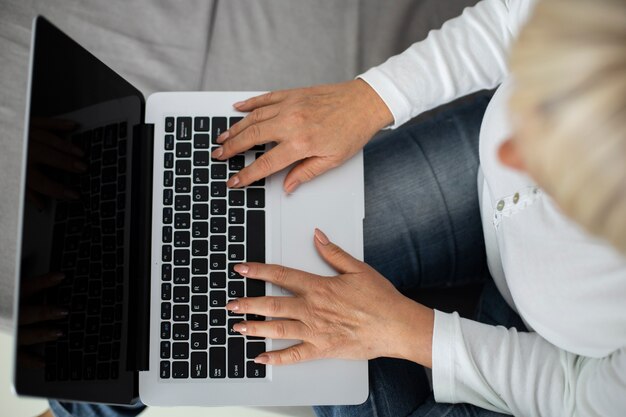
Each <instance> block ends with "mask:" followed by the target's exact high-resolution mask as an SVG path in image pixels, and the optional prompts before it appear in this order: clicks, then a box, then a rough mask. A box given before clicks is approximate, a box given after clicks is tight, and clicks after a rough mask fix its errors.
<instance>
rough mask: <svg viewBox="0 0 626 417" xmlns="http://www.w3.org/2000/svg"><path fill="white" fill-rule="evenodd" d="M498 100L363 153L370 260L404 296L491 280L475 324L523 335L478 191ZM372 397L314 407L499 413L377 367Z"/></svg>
mask: <svg viewBox="0 0 626 417" xmlns="http://www.w3.org/2000/svg"><path fill="white" fill-rule="evenodd" d="M489 99H490V95H489V94H483V95H480V96H477V97H475V98H473V99H471V100H470V101H468V102H465V103H464V104H462V105H458V106H456V107H453V108H452V109H450V110H447V111H444V112H442V113H440V114H438V115H437V116H435V117H433V118H431V119H429V120H426V121H424V122H421V123H418V124H415V125H410V126H406V127H403V128H401V129H398V130H396V131H393V132H389V133H388V134H387V135H386V137H384V138H381V139H377V140H374V141H373V142H371V143H370V144H369V145H368V146H366V148H365V216H366V218H365V225H364V241H365V261H366V262H367V263H368V264H370V265H372V266H373V267H374V268H376V269H377V270H378V271H379V272H381V273H382V274H383V275H384V276H385V277H387V278H388V279H389V280H390V281H391V282H392V283H393V284H394V285H395V286H396V287H397V288H398V289H399V290H400V291H402V292H404V293H410V292H412V291H413V292H414V291H415V290H418V289H423V288H436V287H450V286H458V285H465V284H470V283H482V282H486V283H487V284H486V285H485V289H484V290H483V294H482V297H481V301H480V303H479V308H478V311H479V314H478V317H477V319H478V320H481V321H483V322H487V323H489V324H502V325H505V326H507V327H511V326H516V327H519V328H520V329H522V328H523V327H521V326H522V324H521V321H520V319H519V317H518V316H517V315H516V314H515V313H514V312H513V311H512V310H511V309H510V308H509V307H508V305H507V304H506V303H505V302H504V300H503V299H502V297H501V296H500V294H499V293H498V291H497V289H496V288H495V285H494V284H493V281H492V280H491V279H490V277H489V274H488V272H487V267H486V258H485V250H484V242H483V235H482V226H481V221H480V213H479V210H478V199H477V190H476V173H477V169H478V133H479V130H480V124H481V121H482V116H483V113H484V111H485V108H486V106H487V103H488V102H489ZM369 377H370V395H369V398H368V399H367V401H366V402H365V403H363V404H361V405H357V406H325V407H315V412H316V414H317V415H318V416H320V417H331V416H332V417H352V416H359V417H368V416H372V417H373V416H381V417H382V416H389V417H400V416H411V417H418V416H430V417H437V416H447V417H458V416H481V417H488V416H489V417H491V416H499V415H500V414H498V413H494V412H491V411H487V410H484V409H480V408H478V407H475V406H472V405H467V404H456V405H452V404H438V403H436V402H435V401H434V398H433V394H432V392H431V389H430V386H429V383H428V379H427V377H426V373H425V371H424V369H423V368H422V367H421V366H420V365H417V364H415V363H412V362H408V361H402V360H396V359H389V358H380V359H375V360H372V361H370V362H369ZM50 405H51V408H52V411H53V412H54V413H55V415H56V416H57V417H68V416H75V417H91V416H105V417H130V416H134V415H136V414H138V413H139V412H141V411H142V410H143V407H144V406H143V405H138V406H136V407H132V408H130V407H111V406H105V405H93V404H81V403H59V402H56V401H51V402H50Z"/></svg>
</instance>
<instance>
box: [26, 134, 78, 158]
mask: <svg viewBox="0 0 626 417" xmlns="http://www.w3.org/2000/svg"><path fill="white" fill-rule="evenodd" d="M31 137H32V138H33V139H34V140H35V141H36V142H39V143H41V144H42V145H47V146H50V147H53V148H55V149H58V150H59V151H61V152H65V153H69V154H72V155H76V156H79V157H82V156H85V153H84V152H83V150H82V149H80V148H79V147H78V146H76V145H73V144H72V143H71V142H70V141H69V140H64V139H61V138H60V137H58V136H57V135H55V134H53V133H50V132H48V131H45V130H38V129H36V130H33V131H32V132H31Z"/></svg>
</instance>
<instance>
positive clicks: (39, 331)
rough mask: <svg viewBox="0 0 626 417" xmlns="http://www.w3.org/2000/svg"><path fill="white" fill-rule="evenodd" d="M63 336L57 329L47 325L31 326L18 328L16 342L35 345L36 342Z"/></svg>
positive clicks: (22, 344)
mask: <svg viewBox="0 0 626 417" xmlns="http://www.w3.org/2000/svg"><path fill="white" fill-rule="evenodd" d="M61 336H63V332H62V331H61V330H59V329H53V328H49V327H33V328H23V329H20V332H19V339H18V340H17V343H18V344H19V345H20V346H28V345H36V344H37V343H43V342H50V341H52V340H57V339H58V338H59V337H61Z"/></svg>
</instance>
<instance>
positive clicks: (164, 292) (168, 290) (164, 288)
mask: <svg viewBox="0 0 626 417" xmlns="http://www.w3.org/2000/svg"><path fill="white" fill-rule="evenodd" d="M171 298H172V284H170V283H169V282H164V283H163V284H161V300H163V301H168V300H170V299H171Z"/></svg>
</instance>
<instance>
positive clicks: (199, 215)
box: [192, 203, 209, 220]
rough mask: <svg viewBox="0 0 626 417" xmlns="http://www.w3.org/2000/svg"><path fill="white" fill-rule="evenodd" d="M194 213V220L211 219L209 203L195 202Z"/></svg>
mask: <svg viewBox="0 0 626 417" xmlns="http://www.w3.org/2000/svg"><path fill="white" fill-rule="evenodd" d="M192 214H193V219H194V220H209V205H208V204H202V203H198V204H194V205H193V208H192Z"/></svg>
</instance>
